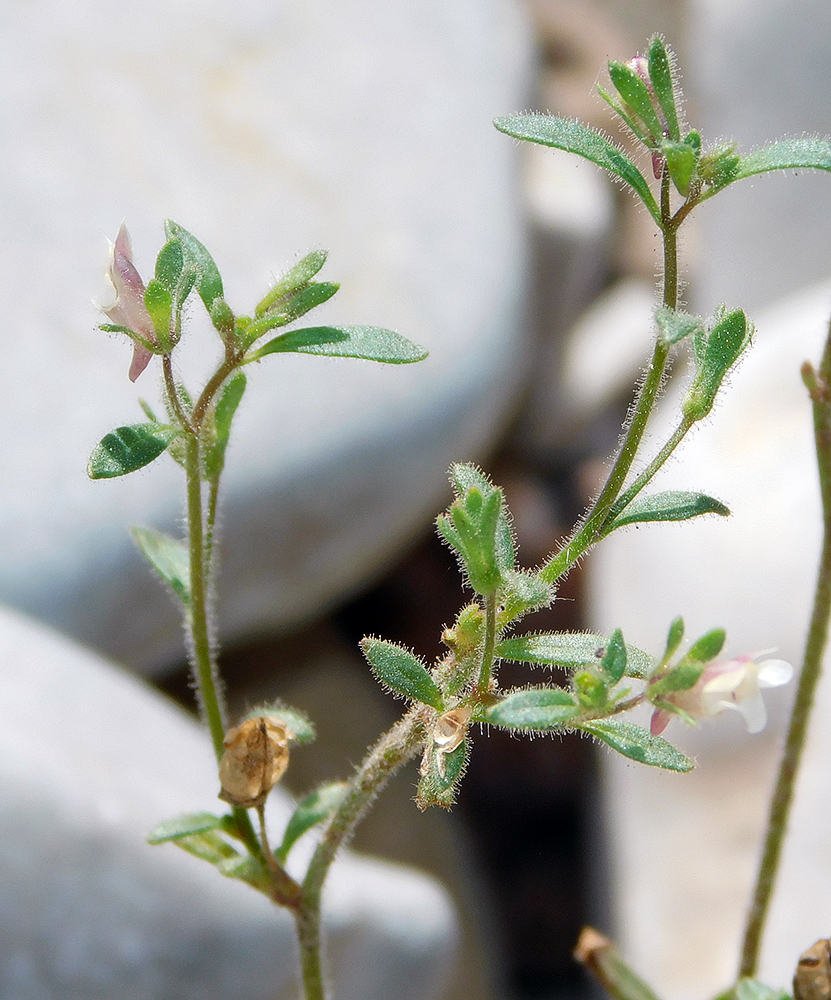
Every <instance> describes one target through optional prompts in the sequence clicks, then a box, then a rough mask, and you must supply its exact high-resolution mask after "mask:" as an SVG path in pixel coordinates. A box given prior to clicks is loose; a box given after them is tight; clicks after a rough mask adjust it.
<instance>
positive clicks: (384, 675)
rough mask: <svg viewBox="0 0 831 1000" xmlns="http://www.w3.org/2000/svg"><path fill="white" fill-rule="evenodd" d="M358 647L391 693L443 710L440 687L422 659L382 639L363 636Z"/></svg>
mask: <svg viewBox="0 0 831 1000" xmlns="http://www.w3.org/2000/svg"><path fill="white" fill-rule="evenodd" d="M361 649H362V650H363V653H364V656H365V657H366V658H367V662H368V663H369V665H370V667H372V672H373V674H375V677H376V678H377V679H378V681H379V682H380V683H381V684H382V685H383V686H384V687H387V688H389V690H390V691H392V692H393V694H398V695H400V696H401V697H402V698H408V699H410V700H412V701H421V702H423V703H424V704H425V705H431V706H432V707H433V708H435V709H437V710H438V711H439V712H443V711H444V702H443V700H442V696H441V691H439V689H438V687H437V686H436V682H435V681H434V680H433V678H432V677H431V676H430V674H429V673H428V671H427V668H426V667H425V666H424V664H423V663H422V661H421V660H420V659H419V658H418V657H417V656H415V655H413V653H411V652H410V651H409V650H408V649H405V648H404V647H403V646H399V645H397V644H396V643H394V642H386V641H385V640H383V639H372V638H367V639H362V640H361Z"/></svg>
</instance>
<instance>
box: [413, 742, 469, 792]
mask: <svg viewBox="0 0 831 1000" xmlns="http://www.w3.org/2000/svg"><path fill="white" fill-rule="evenodd" d="M425 756H426V767H424V769H423V773H422V774H421V776H420V778H419V782H418V789H417V792H416V804H417V805H418V807H419V809H428V808H429V807H430V806H441V807H442V808H444V809H449V808H450V807H451V806H452V805H453V803H454V802H455V801H456V792H457V790H458V787H459V784H460V783H461V780H462V778H463V777H464V774H465V771H466V770H467V764H468V761H469V760H470V740H469V739H468V738H467V737H466V738H465V739H464V740H462V742H461V743H460V744H459V745H458V746H457V747H456V748H455V750H451V752H450V753H443V752H442V751H441V750H440V749H439V748H438V747H437V746H436V745H435V743H433V742H429V743H428V744H427V750H426V754H425Z"/></svg>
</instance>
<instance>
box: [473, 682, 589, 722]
mask: <svg viewBox="0 0 831 1000" xmlns="http://www.w3.org/2000/svg"><path fill="white" fill-rule="evenodd" d="M580 711H581V709H580V705H579V704H578V701H577V699H576V698H575V697H574V695H573V694H572V693H571V692H570V691H566V690H564V689H563V688H528V689H526V690H524V691H515V692H513V694H509V695H508V696H507V697H505V698H503V699H502V700H501V701H500V702H498V703H497V704H496V705H494V706H493V707H492V708H489V709H487V710H486V711H485V712H484V713H483V714H482V716H481V720H479V716H477V721H482V722H488V723H491V724H492V725H494V726H502V727H503V728H505V729H523V730H527V731H534V732H542V733H547V732H552V731H553V730H555V729H562V728H563V727H564V726H567V725H568V724H569V720H570V719H573V718H574V717H575V716H577V715H579V714H580Z"/></svg>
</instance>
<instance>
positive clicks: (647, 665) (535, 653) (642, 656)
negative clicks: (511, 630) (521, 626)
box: [496, 632, 655, 679]
mask: <svg viewBox="0 0 831 1000" xmlns="http://www.w3.org/2000/svg"><path fill="white" fill-rule="evenodd" d="M606 643H607V640H606V639H604V638H603V636H602V635H594V634H592V633H590V632H542V633H540V634H538V635H517V636H513V638H511V639H503V640H502V642H500V643H499V644H498V645H497V647H496V655H497V656H499V657H500V658H501V659H503V660H510V661H511V662H514V663H533V664H538V665H540V666H558V667H566V668H572V667H584V666H592V665H599V664H600V663H601V662H602V660H603V657H604V656H605V655H606ZM654 667H655V659H654V657H652V656H650V655H649V653H645V652H644V651H643V650H642V649H638V648H637V647H636V646H630V645H628V644H627V645H626V676H627V677H636V678H640V679H644V678H646V677H648V676H649V674H651V673H652V670H653V669H654Z"/></svg>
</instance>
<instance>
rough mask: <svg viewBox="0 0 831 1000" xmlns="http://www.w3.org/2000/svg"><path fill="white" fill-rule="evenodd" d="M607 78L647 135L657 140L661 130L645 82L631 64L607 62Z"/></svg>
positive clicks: (654, 140) (653, 140)
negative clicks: (643, 127)
mask: <svg viewBox="0 0 831 1000" xmlns="http://www.w3.org/2000/svg"><path fill="white" fill-rule="evenodd" d="M609 78H610V79H611V81H612V83H613V84H614V87H615V90H616V91H617V92H618V93H619V94H620V96H621V98H622V99H623V101H624V102H625V103H626V104H627V105H628V106H629V107H630V108H631V109H632V111H634V112H635V114H636V115H637V117H638V119H639V120H640V121H641V122H642V123H643V125H644V126H645V127H646V132H647V135H648V137H649V138H650V139H651V140H652V142H657V141H658V140H659V139H660V138H661V132H662V131H663V130H662V128H661V123H660V122H659V121H658V115H657V114H656V113H655V108H654V107H653V104H652V98H651V96H650V94H649V90H648V89H647V86H646V84H645V83H644V82H643V80H642V79H641V78H640V76H639V75H638V74H637V73H636V72H635V71H634V70H633V69H632V67H631V66H627V65H626V63H620V62H614V61H612V62H610V63H609Z"/></svg>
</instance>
